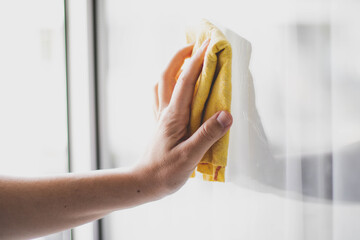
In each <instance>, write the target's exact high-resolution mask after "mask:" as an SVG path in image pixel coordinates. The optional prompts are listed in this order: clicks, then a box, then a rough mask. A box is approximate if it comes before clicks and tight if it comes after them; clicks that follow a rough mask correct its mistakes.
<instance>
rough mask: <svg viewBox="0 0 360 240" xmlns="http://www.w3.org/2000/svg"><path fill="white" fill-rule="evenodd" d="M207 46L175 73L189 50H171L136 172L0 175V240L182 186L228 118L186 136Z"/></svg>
mask: <svg viewBox="0 0 360 240" xmlns="http://www.w3.org/2000/svg"><path fill="white" fill-rule="evenodd" d="M208 44H209V41H207V42H205V43H204V44H203V46H202V48H201V49H200V50H199V51H198V52H197V53H196V54H195V55H194V56H192V57H191V59H190V63H189V65H188V67H187V68H186V69H184V70H183V71H182V72H180V68H181V66H182V65H183V62H184V60H185V59H186V58H189V57H190V56H191V53H192V48H193V45H189V46H186V47H184V48H183V49H181V50H179V51H178V52H177V53H176V54H175V56H174V57H173V59H172V60H171V61H170V63H169V65H168V66H167V68H166V70H165V71H164V73H163V76H162V78H161V80H160V81H159V82H158V84H156V86H155V88H154V91H155V107H154V110H155V115H156V118H157V119H158V124H157V130H156V133H155V136H154V139H153V141H151V142H152V144H151V145H150V146H149V148H148V149H147V151H146V153H145V154H144V157H143V158H142V159H141V161H140V162H139V163H138V164H137V165H136V166H133V167H131V168H127V169H111V170H98V171H92V172H89V173H83V174H78V173H76V174H75V173H68V174H64V175H59V176H54V177H42V178H12V177H6V176H3V177H0V213H1V214H0V239H28V238H34V237H39V236H44V235H47V234H50V233H54V232H58V231H62V230H65V229H68V228H71V227H75V226H78V225H81V224H84V223H87V222H90V221H93V220H96V219H99V218H101V217H103V216H105V215H107V214H109V213H110V212H112V211H116V210H120V209H124V208H130V207H135V206H137V205H140V204H143V203H147V202H150V201H155V200H158V199H161V198H163V197H165V196H167V195H169V194H171V193H174V192H176V191H177V190H178V189H179V188H180V187H181V186H183V185H184V184H185V182H186V181H187V180H188V179H189V177H190V175H191V173H192V172H193V170H194V169H195V167H196V165H197V164H198V163H199V162H200V160H201V158H202V156H203V155H204V154H205V152H206V151H207V150H208V149H209V148H210V147H211V146H212V145H213V144H214V143H215V142H216V141H217V140H218V139H219V138H221V137H222V136H223V135H224V134H225V133H226V132H227V131H228V130H229V128H230V126H231V124H232V117H231V115H230V113H227V112H224V111H222V112H219V113H216V114H215V115H214V116H213V117H212V118H210V119H209V120H207V121H206V122H205V123H204V124H203V125H202V126H201V127H200V128H199V129H198V131H197V132H195V133H194V134H193V135H192V136H188V131H187V129H188V125H189V117H190V106H191V101H192V97H193V92H194V86H195V83H196V80H197V79H198V76H199V74H200V72H201V68H202V64H203V60H204V56H205V52H206V49H207V46H208ZM179 73H181V74H179Z"/></svg>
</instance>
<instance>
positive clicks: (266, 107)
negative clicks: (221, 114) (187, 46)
mask: <svg viewBox="0 0 360 240" xmlns="http://www.w3.org/2000/svg"><path fill="white" fill-rule="evenodd" d="M139 6H141V8H139ZM158 6H161V7H158ZM188 6H191V7H188ZM260 6H261V7H260ZM103 7H104V9H105V10H104V13H103V14H104V19H105V20H104V22H105V24H104V25H103V26H102V28H103V29H106V31H105V32H107V34H108V35H107V36H106V37H105V38H103V41H102V42H101V46H102V47H103V49H107V52H106V54H105V55H106V57H105V61H104V63H103V64H104V66H105V67H104V69H103V70H104V74H103V76H102V77H103V78H102V86H103V87H104V89H105V92H106V94H105V95H104V99H102V101H103V103H104V105H105V109H106V111H104V112H103V115H104V116H105V117H104V119H105V127H106V130H107V131H106V132H105V133H104V134H105V141H106V142H107V143H108V144H106V146H105V148H106V149H107V150H108V156H109V157H108V158H106V159H105V161H107V162H108V163H110V166H113V167H114V166H116V167H118V166H128V165H131V164H133V163H134V161H137V160H138V159H139V158H141V155H142V153H143V151H144V149H145V148H146V144H147V142H148V141H149V140H150V139H151V134H152V131H153V129H154V120H153V119H154V118H153V116H152V99H153V97H152V86H153V85H154V83H155V82H156V81H158V76H159V75H160V73H161V71H162V70H163V68H164V67H165V65H166V64H167V61H168V60H169V59H170V57H171V56H172V54H173V53H174V52H175V51H176V50H177V49H178V48H180V47H181V46H182V45H183V44H184V42H185V39H184V27H185V26H186V25H187V24H190V25H191V24H196V23H197V18H198V17H204V18H207V19H209V20H210V21H212V22H214V23H216V24H218V25H220V26H223V27H225V28H227V29H230V30H232V32H233V33H234V34H236V35H240V36H242V37H244V38H245V39H247V40H248V41H249V42H250V43H251V52H250V51H249V52H248V53H246V51H245V53H244V54H248V55H247V56H246V57H248V58H249V59H250V71H251V73H252V76H253V81H251V82H249V83H250V85H249V92H251V91H252V88H253V91H254V93H253V94H254V96H255V105H256V109H257V111H258V113H259V119H260V121H261V125H262V127H263V129H264V134H265V135H266V145H264V146H265V147H264V149H265V150H264V149H263V150H264V151H263V152H260V148H259V146H257V148H255V147H256V145H248V147H245V148H247V150H248V153H252V154H248V155H246V156H245V155H244V156H242V157H238V158H235V159H230V161H233V162H235V163H236V164H233V165H232V166H234V167H233V168H232V169H229V172H230V173H231V174H232V176H233V178H232V181H230V182H227V183H225V184H218V183H208V182H202V181H200V180H199V179H191V180H189V181H188V183H187V184H186V185H185V186H184V188H182V189H181V190H180V191H179V192H178V193H176V194H174V195H173V196H170V197H168V198H166V199H163V200H161V201H160V202H155V203H151V204H147V205H145V206H142V207H139V208H136V209H130V210H126V211H121V212H119V213H115V214H112V215H111V216H110V217H108V218H106V221H105V224H106V225H105V227H106V231H105V232H106V234H105V235H106V236H107V237H109V239H119V238H122V239H143V238H144V237H148V236H151V237H154V238H155V237H156V238H157V239H184V238H190V239H204V238H206V239H357V238H359V237H360V230H359V229H358V228H357V227H356V226H357V225H356V224H355V222H359V220H360V191H359V190H358V189H359V187H358V184H359V182H360V177H359V176H360V175H359V174H358V172H359V171H360V161H359V159H360V144H359V142H360V124H359V122H360V95H359V94H358V92H359V90H360V70H359V67H358V63H359V62H360V59H359V58H360V47H359V45H358V42H359V41H360V34H359V31H358V30H357V29H358V28H359V23H360V21H359V20H360V19H359V17H358V14H357V11H358V10H360V4H359V3H358V2H356V1H346V2H343V1H315V2H308V1H305V2H304V1H290V2H289V1H275V2H274V1H270V2H268V1H243V2H241V3H239V2H238V1H231V0H227V1H222V2H221V4H220V3H219V2H218V1H195V2H194V1H182V2H181V3H180V2H179V4H173V3H170V2H169V1H160V0H158V1H150V2H149V1H137V2H119V1H111V0H108V1H105V2H104V6H103ZM249 48H250V47H249ZM240 54H241V53H240ZM233 67H234V66H233ZM235 67H236V66H235ZM249 101H250V100H249ZM232 134H233V135H234V132H233V133H232ZM230 135H231V134H230ZM249 142H250V140H249V141H248V142H247V144H251V143H249ZM231 144H233V145H234V146H235V147H236V145H237V144H243V142H241V143H240V142H232V143H231ZM239 147H240V148H244V145H241V146H240V145H239ZM230 156H231V153H230ZM229 167H230V166H229ZM139 226H141V231H139ZM350 232H351V234H349V233H350Z"/></svg>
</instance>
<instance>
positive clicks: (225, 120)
mask: <svg viewBox="0 0 360 240" xmlns="http://www.w3.org/2000/svg"><path fill="white" fill-rule="evenodd" d="M232 122H233V119H232V116H231V114H230V113H228V112H226V111H221V112H218V113H216V114H214V115H213V116H212V117H211V118H209V119H208V120H207V121H206V122H205V123H204V124H203V125H202V126H201V127H200V128H199V129H198V130H197V131H196V132H195V133H194V134H193V135H192V136H191V137H190V138H189V139H188V140H186V141H185V142H184V144H185V146H184V147H185V149H187V150H188V151H190V155H191V156H194V158H193V159H194V160H196V161H200V160H201V158H202V157H203V156H204V154H205V153H206V152H207V151H208V150H209V148H210V147H211V146H212V145H213V144H214V143H215V142H216V141H217V140H219V139H220V138H221V137H222V136H224V135H225V133H226V132H227V131H228V130H229V128H230V126H231V124H232ZM197 163H198V162H196V164H197Z"/></svg>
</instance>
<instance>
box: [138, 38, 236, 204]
mask: <svg viewBox="0 0 360 240" xmlns="http://www.w3.org/2000/svg"><path fill="white" fill-rule="evenodd" d="M208 45H209V40H207V41H205V42H204V44H203V45H202V47H201V48H200V49H199V50H198V51H197V53H196V54H195V55H193V57H191V59H190V62H189V65H188V66H187V67H186V68H185V69H184V70H183V71H182V72H181V74H180V76H179V77H178V80H177V81H176V79H177V75H178V73H179V72H180V68H181V66H182V65H183V63H184V60H185V59H186V58H189V57H190V56H191V53H192V49H193V45H189V46H187V47H185V48H183V49H181V50H180V51H178V53H177V54H176V55H175V56H174V57H173V59H172V60H171V61H170V63H169V65H168V67H167V68H166V70H165V72H164V74H163V76H162V78H161V80H160V82H159V83H158V84H156V86H155V114H156V116H157V119H158V124H157V131H156V134H155V137H154V140H153V141H152V144H151V145H150V148H149V149H148V151H147V153H146V154H145V156H144V159H143V161H142V162H141V163H140V164H139V165H138V166H137V167H136V168H135V169H136V170H137V171H138V173H139V175H140V176H141V178H142V180H143V181H144V182H145V183H146V184H147V185H148V186H147V187H148V188H150V189H151V192H152V193H153V194H154V197H156V198H161V197H163V196H166V195H168V194H171V193H173V192H175V191H177V190H178V189H179V188H180V187H181V186H183V185H184V184H185V182H186V181H187V179H188V178H189V177H190V175H191V173H192V172H193V171H194V169H195V167H196V166H197V164H198V163H199V162H200V160H201V158H202V157H203V155H204V154H205V153H206V152H207V150H208V149H209V148H210V147H211V146H212V145H213V144H214V143H215V142H216V141H217V140H219V139H220V138H221V137H222V136H223V135H225V133H226V132H227V131H228V130H229V128H230V126H231V124H232V116H231V114H230V113H228V112H225V111H221V112H218V113H216V114H215V115H213V116H212V117H211V118H210V119H208V120H207V121H206V122H205V123H204V124H203V125H202V126H201V127H200V128H199V129H198V130H197V131H196V132H195V133H194V134H193V135H192V136H188V125H189V120H190V107H191V102H192V98H193V93H194V87H195V84H196V81H197V79H198V77H199V74H200V72H201V69H202V64H203V61H204V56H205V52H206V50H207V47H208Z"/></svg>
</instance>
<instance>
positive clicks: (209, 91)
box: [186, 20, 232, 182]
mask: <svg viewBox="0 0 360 240" xmlns="http://www.w3.org/2000/svg"><path fill="white" fill-rule="evenodd" d="M209 38H210V39H211V40H210V44H209V46H208V49H207V51H206V54H205V59H204V64H203V68H202V71H201V74H200V76H199V79H198V81H197V83H196V86H195V91H194V97H193V102H192V106H191V116H190V134H191V135H192V134H193V133H194V132H196V130H197V129H198V128H199V127H200V126H201V125H202V123H204V122H205V121H206V120H207V119H209V118H210V117H211V116H213V115H214V114H215V113H216V112H218V111H221V110H226V111H228V112H230V105H231V59H232V51H231V45H230V43H229V42H228V40H227V39H226V38H225V36H224V34H223V33H222V32H221V31H220V30H219V29H218V28H217V27H216V26H214V25H213V24H211V23H210V22H208V21H206V20H203V21H202V22H201V24H200V26H199V28H198V29H196V30H195V31H188V32H187V33H186V40H187V42H188V43H192V42H195V45H194V49H193V54H194V53H196V51H197V50H198V49H199V48H200V46H201V44H202V43H203V42H204V41H205V40H207V39H209ZM228 146H229V132H227V133H226V135H225V136H223V137H222V138H221V139H219V140H218V141H217V142H216V143H215V144H214V145H213V146H212V147H211V148H210V149H209V150H208V151H207V152H206V154H205V155H204V157H203V158H202V160H201V162H200V163H199V164H198V166H197V171H198V172H200V173H202V174H203V179H204V180H207V181H219V182H224V181H225V176H224V175H225V167H226V162H227V155H228ZM194 176H195V172H194V173H193V175H192V177H194Z"/></svg>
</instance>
